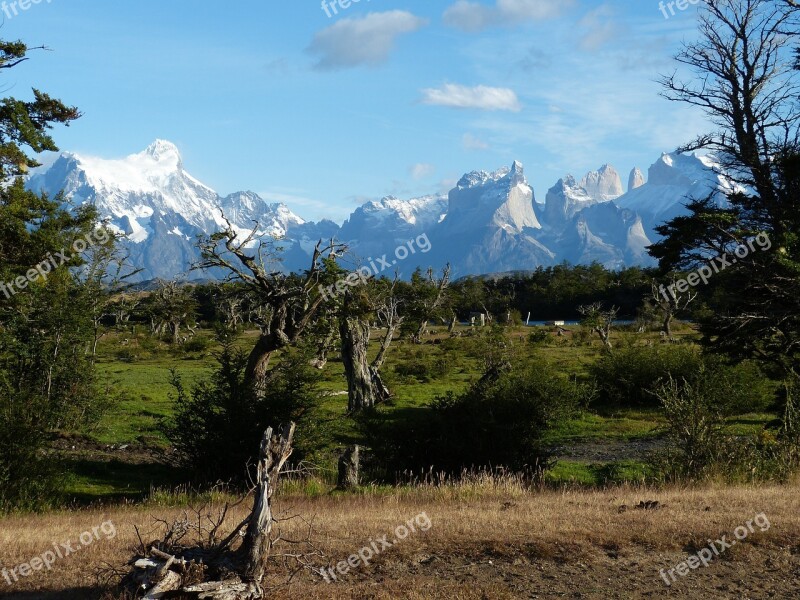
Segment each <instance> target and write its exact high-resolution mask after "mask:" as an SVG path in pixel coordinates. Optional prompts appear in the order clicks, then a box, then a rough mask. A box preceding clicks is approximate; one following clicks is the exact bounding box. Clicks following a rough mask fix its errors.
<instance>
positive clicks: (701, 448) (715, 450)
mask: <svg viewBox="0 0 800 600" xmlns="http://www.w3.org/2000/svg"><path fill="white" fill-rule="evenodd" d="M656 395H657V397H658V398H659V400H660V401H661V403H662V405H663V408H664V413H665V416H666V419H667V435H668V440H669V441H670V446H669V447H668V448H667V449H666V450H665V451H662V452H660V453H658V454H656V455H654V456H653V457H652V458H651V465H652V466H653V467H654V471H655V472H656V473H657V474H658V477H659V478H660V479H661V480H662V481H670V482H675V481H697V480H703V479H708V478H712V477H714V478H718V479H721V480H724V481H727V482H737V483H741V482H750V483H752V482H758V481H772V480H777V481H783V482H785V481H786V480H787V479H788V478H789V477H790V476H791V475H792V473H793V472H794V470H795V469H796V467H797V460H796V448H797V446H796V440H795V439H793V437H792V435H791V432H789V431H787V427H786V425H787V423H786V422H784V427H783V428H782V430H781V431H780V432H777V433H774V432H772V431H769V430H766V429H765V430H762V431H761V432H759V433H757V434H755V435H748V436H734V435H730V434H728V433H726V432H725V430H724V425H725V417H726V414H725V409H724V407H721V406H720V402H719V398H718V393H717V390H716V384H715V383H714V381H713V379H712V378H709V377H698V378H697V381H696V383H694V384H690V383H688V382H686V381H683V382H677V381H675V380H674V379H671V380H670V381H669V382H668V383H666V384H664V385H662V386H661V387H660V388H659V389H658V391H657V392H656ZM790 410H791V408H790Z"/></svg>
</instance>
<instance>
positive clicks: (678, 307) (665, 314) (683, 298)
mask: <svg viewBox="0 0 800 600" xmlns="http://www.w3.org/2000/svg"><path fill="white" fill-rule="evenodd" d="M676 279H677V278H676V277H675V276H673V277H672V278H671V280H669V284H668V285H666V284H661V285H659V283H658V282H657V281H653V285H652V289H651V295H650V298H649V300H650V301H651V302H652V303H653V305H654V306H655V307H656V308H658V310H659V311H660V312H661V323H662V325H661V331H662V333H663V334H664V336H666V338H667V339H668V340H671V339H672V322H673V321H674V320H675V317H676V316H677V315H678V314H679V313H681V312H682V311H684V310H686V309H687V308H689V305H690V304H691V303H692V302H694V301H695V300H696V299H697V293H696V292H692V291H691V290H690V291H687V292H685V293H682V292H680V291H679V290H678V289H677V287H676V285H675V283H676Z"/></svg>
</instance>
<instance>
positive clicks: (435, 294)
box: [414, 264, 452, 342]
mask: <svg viewBox="0 0 800 600" xmlns="http://www.w3.org/2000/svg"><path fill="white" fill-rule="evenodd" d="M451 273H452V268H451V266H450V264H447V265H446V266H445V268H444V269H442V276H441V278H439V279H438V280H437V279H436V278H435V277H434V275H433V269H428V277H427V281H425V282H424V283H423V285H424V286H425V289H423V290H419V297H418V300H417V302H418V307H417V312H418V313H419V326H418V327H417V331H416V334H415V335H414V340H415V341H417V342H418V341H419V340H421V339H422V336H423V335H424V333H425V329H427V327H428V322H429V321H430V320H431V319H432V318H433V317H434V316H435V315H436V311H438V310H439V309H440V308H441V306H442V304H443V303H444V301H445V299H446V297H447V288H448V287H450V274H451Z"/></svg>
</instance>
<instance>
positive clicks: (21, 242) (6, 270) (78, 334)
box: [0, 41, 109, 510]
mask: <svg viewBox="0 0 800 600" xmlns="http://www.w3.org/2000/svg"><path fill="white" fill-rule="evenodd" d="M28 53H29V48H28V47H27V46H26V45H25V44H24V43H22V42H19V41H18V42H5V41H0V70H4V69H11V68H13V67H14V66H16V65H18V64H20V63H21V62H23V61H25V60H28ZM79 116H80V113H79V112H78V110H77V109H76V108H74V107H70V106H67V105H65V104H63V103H62V102H61V101H59V100H56V99H53V98H51V97H50V96H48V95H47V94H45V93H43V92H41V91H39V90H33V100H31V101H23V100H18V99H16V98H5V99H3V100H2V101H0V180H2V181H3V182H5V184H4V185H3V186H2V187H0V282H2V288H0V510H3V509H6V508H11V507H20V506H34V505H37V504H39V503H41V502H42V501H44V500H46V499H47V498H48V496H49V495H50V494H53V493H54V492H55V491H56V486H55V485H54V475H55V473H54V471H53V468H52V465H53V464H54V461H53V460H52V457H49V458H48V457H45V456H43V453H42V449H43V447H44V445H45V443H46V436H47V433H48V432H49V431H50V430H53V429H57V428H74V427H80V426H82V425H86V424H89V423H91V422H92V421H93V420H94V419H95V418H96V417H97V416H98V414H99V412H100V410H101V409H102V408H103V403H104V402H105V401H106V399H107V398H108V397H109V394H108V393H105V392H104V391H102V390H100V389H98V388H99V386H98V385H97V380H96V375H95V372H94V369H93V366H92V361H91V356H90V353H88V352H87V348H89V347H90V346H91V343H92V340H93V335H94V334H93V324H92V319H91V308H90V307H91V303H90V300H91V298H90V297H89V294H88V293H87V288H86V287H85V286H82V285H81V282H80V281H79V278H78V275H77V273H76V270H77V269H79V268H80V267H81V266H82V265H83V264H84V257H83V255H82V254H81V253H80V252H77V251H73V248H79V246H76V245H75V242H76V240H78V239H79V238H84V239H86V237H87V236H88V235H89V234H90V233H91V232H92V231H93V230H94V228H95V226H96V223H97V215H96V213H95V210H94V209H93V207H91V206H82V207H80V208H77V209H72V210H70V208H71V207H68V206H66V205H65V202H64V199H63V197H60V196H59V197H57V198H55V199H51V198H48V197H47V196H45V195H39V194H35V193H33V192H30V191H28V190H26V189H25V185H24V183H23V181H22V179H21V176H22V175H23V174H24V173H25V172H26V171H27V170H28V169H29V168H31V167H34V166H37V165H38V163H37V162H36V160H35V159H34V156H35V155H36V154H38V153H41V152H43V151H46V150H50V151H55V150H57V149H58V148H57V147H56V145H55V143H54V141H53V139H52V138H51V137H50V135H49V133H48V131H49V130H50V129H51V128H52V127H53V126H55V125H58V124H63V125H68V124H69V123H70V122H71V121H74V120H75V119H77V118H78V117H79ZM56 255H60V256H63V258H58V259H56V260H54V256H56Z"/></svg>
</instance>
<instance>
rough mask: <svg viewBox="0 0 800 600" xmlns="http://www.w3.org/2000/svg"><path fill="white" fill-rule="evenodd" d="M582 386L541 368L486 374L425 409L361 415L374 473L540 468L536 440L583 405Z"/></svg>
mask: <svg viewBox="0 0 800 600" xmlns="http://www.w3.org/2000/svg"><path fill="white" fill-rule="evenodd" d="M587 393H588V392H587V389H586V388H585V387H584V386H581V385H577V384H574V383H572V382H569V381H566V380H564V379H562V378H560V377H557V376H554V374H553V373H552V371H551V370H550V369H549V368H548V367H547V366H546V365H543V364H541V363H537V364H536V365H533V366H530V367H528V368H526V369H525V370H522V371H519V372H514V371H505V372H500V373H499V374H498V375H497V377H496V378H493V377H484V379H482V380H481V381H479V382H477V383H475V384H473V385H472V386H471V387H470V388H469V390H467V391H466V392H465V393H463V394H460V395H456V394H453V393H452V392H451V393H448V394H447V395H445V396H443V397H440V398H437V399H436V400H435V401H434V402H433V403H432V404H431V405H429V406H428V407H427V408H424V409H416V410H413V409H409V411H407V412H405V413H397V412H395V413H394V414H393V415H391V416H388V415H383V414H373V415H367V416H365V417H362V419H361V426H362V429H363V431H364V433H365V436H366V437H367V440H368V444H369V445H370V446H371V448H372V456H373V460H374V461H375V465H377V471H376V474H378V475H379V476H382V477H384V478H386V477H389V478H391V477H392V476H396V475H397V474H399V473H402V472H404V471H419V470H423V469H424V470H428V469H433V471H435V472H446V473H448V474H451V475H460V474H461V472H462V470H464V469H477V468H485V467H501V466H502V467H506V468H508V469H512V470H514V471H525V470H535V471H541V470H542V469H544V468H546V466H547V459H548V455H547V452H546V451H545V449H544V447H543V446H542V435H543V434H544V432H545V431H547V430H548V429H549V428H551V427H552V426H554V425H555V424H557V423H559V422H560V421H562V420H563V419H565V418H567V417H568V416H569V415H571V414H572V413H573V411H574V410H575V409H576V407H578V406H579V405H580V404H581V403H582V402H585V400H586V396H587Z"/></svg>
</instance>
